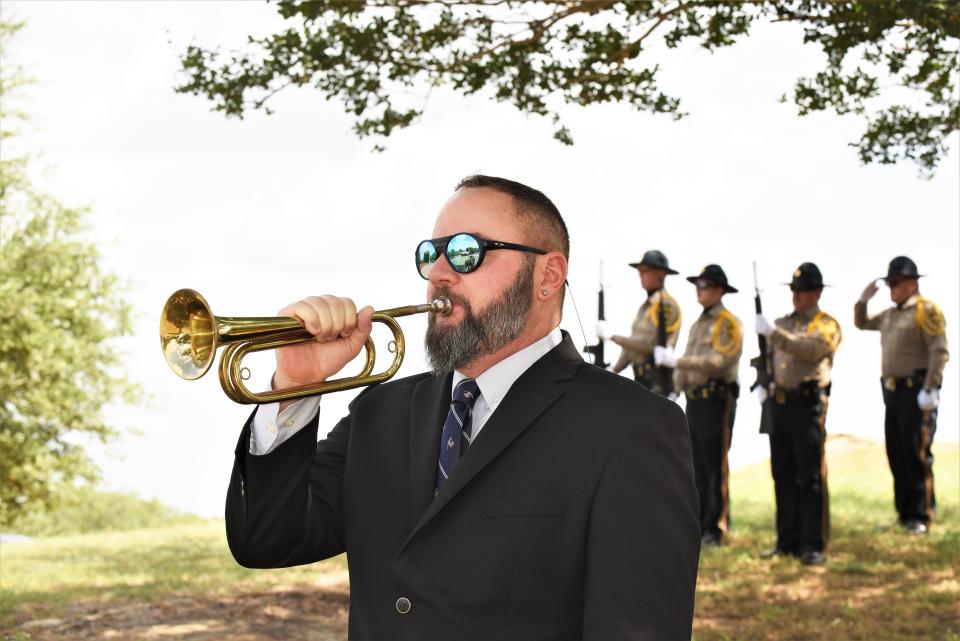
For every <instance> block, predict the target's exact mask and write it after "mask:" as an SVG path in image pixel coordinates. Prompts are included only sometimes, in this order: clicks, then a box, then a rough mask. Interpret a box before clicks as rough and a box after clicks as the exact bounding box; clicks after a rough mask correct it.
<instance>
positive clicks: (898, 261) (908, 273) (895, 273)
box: [883, 256, 923, 284]
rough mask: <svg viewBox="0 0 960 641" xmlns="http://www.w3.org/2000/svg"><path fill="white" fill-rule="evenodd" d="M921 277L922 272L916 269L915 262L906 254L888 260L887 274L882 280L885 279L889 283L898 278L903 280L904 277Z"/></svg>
mask: <svg viewBox="0 0 960 641" xmlns="http://www.w3.org/2000/svg"><path fill="white" fill-rule="evenodd" d="M921 277H923V274H921V273H919V272H918V271H917V264H916V263H915V262H913V261H912V260H910V259H909V258H907V257H906V256H897V257H896V258H894V259H893V260H891V261H890V265H889V267H887V275H886V276H885V277H884V279H883V280H885V281H887V284H890V283H895V282H897V281H898V280H903V279H904V278H921Z"/></svg>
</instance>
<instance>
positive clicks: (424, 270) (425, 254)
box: [417, 240, 437, 278]
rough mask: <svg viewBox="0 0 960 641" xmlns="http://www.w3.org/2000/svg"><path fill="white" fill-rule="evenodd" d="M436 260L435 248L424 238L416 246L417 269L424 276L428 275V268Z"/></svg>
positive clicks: (431, 266)
mask: <svg viewBox="0 0 960 641" xmlns="http://www.w3.org/2000/svg"><path fill="white" fill-rule="evenodd" d="M436 262H437V248H436V247H435V246H434V244H433V243H431V242H430V241H429V240H425V241H423V242H422V243H420V246H419V247H417V269H418V270H419V271H420V275H421V276H423V277H424V278H428V277H429V276H430V269H431V268H433V266H434V264H436Z"/></svg>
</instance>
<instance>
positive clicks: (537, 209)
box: [454, 174, 570, 260]
mask: <svg viewBox="0 0 960 641" xmlns="http://www.w3.org/2000/svg"><path fill="white" fill-rule="evenodd" d="M471 187H487V188H489V189H494V190H496V191H499V192H501V193H503V194H507V195H508V196H511V197H512V198H513V200H514V203H515V204H516V208H517V217H518V218H519V219H520V220H521V221H523V222H525V223H529V224H528V225H526V228H527V229H528V230H529V232H528V234H529V238H527V239H526V241H527V242H528V243H529V244H531V245H533V246H534V247H537V248H539V249H544V250H546V251H558V252H561V253H562V254H563V255H564V257H566V258H567V259H568V260H569V258H570V234H569V233H568V232H567V225H566V223H564V222H563V217H562V216H561V215H560V210H558V209H557V206H556V205H554V204H553V202H552V201H551V200H550V199H549V198H547V196H546V195H545V194H544V193H543V192H542V191H539V190H537V189H534V188H533V187H528V186H527V185H524V184H523V183H518V182H516V181H515V180H509V179H507V178H498V177H497V176H483V175H481V174H475V175H473V176H467V177H466V178H464V179H463V180H461V181H460V182H459V183H457V186H456V188H455V189H454V191H460V190H461V189H469V188H471Z"/></svg>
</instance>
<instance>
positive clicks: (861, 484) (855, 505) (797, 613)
mask: <svg viewBox="0 0 960 641" xmlns="http://www.w3.org/2000/svg"><path fill="white" fill-rule="evenodd" d="M934 455H935V457H936V458H935V463H934V475H935V480H936V490H937V502H938V512H937V522H936V524H935V525H934V527H933V528H932V529H931V531H930V533H929V534H928V535H927V536H925V537H915V536H909V535H907V534H906V533H904V532H903V531H901V530H900V529H899V528H897V527H895V525H894V523H895V521H896V515H895V512H894V509H893V489H892V480H891V477H890V472H889V469H888V467H887V463H886V458H885V454H884V450H883V446H882V445H880V444H876V443H866V442H863V441H856V440H851V439H847V438H843V437H839V438H836V439H832V440H831V442H830V445H829V447H828V453H827V467H828V484H829V487H830V512H831V524H832V537H831V541H830V543H829V547H828V550H827V554H828V562H827V564H826V565H825V566H823V567H815V568H808V567H804V566H802V565H800V564H799V563H798V562H797V561H796V560H794V559H777V560H773V561H769V560H762V559H760V558H759V556H758V554H759V553H760V552H761V551H762V550H765V549H768V548H770V547H772V546H773V544H774V542H775V540H776V529H775V527H774V521H773V519H774V501H773V482H772V481H771V479H770V471H769V464H767V463H763V464H758V465H752V466H749V467H747V468H744V469H741V470H738V471H736V472H735V473H734V474H733V475H732V476H731V488H730V495H731V497H732V501H731V502H732V507H731V512H732V515H733V530H732V533H731V540H730V543H729V545H726V546H724V547H722V548H718V549H705V550H704V551H703V555H702V558H701V562H700V575H699V580H698V584H697V608H696V619H695V639H696V641H721V640H726V639H738V640H752V639H757V640H759V639H768V640H770V641H780V640H784V641H786V640H792V639H797V640H801V639H802V640H808V639H844V640H850V641H853V640H857V639H865V640H866V639H871V640H872V639H883V640H885V641H886V640H889V641H896V640H899V639H925V640H930V641H934V640H944V641H947V640H954V641H955V640H956V639H958V638H960V576H958V570H957V568H958V567H960V450H958V447H957V444H956V443H943V444H937V443H934Z"/></svg>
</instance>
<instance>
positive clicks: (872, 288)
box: [860, 280, 880, 303]
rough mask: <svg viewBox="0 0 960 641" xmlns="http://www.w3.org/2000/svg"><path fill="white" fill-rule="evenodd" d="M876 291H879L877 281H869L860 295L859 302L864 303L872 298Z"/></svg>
mask: <svg viewBox="0 0 960 641" xmlns="http://www.w3.org/2000/svg"><path fill="white" fill-rule="evenodd" d="M878 289H880V286H879V285H877V281H875V280H871V281H870V284H869V285H867V286H866V287H864V288H863V293H862V294H860V302H861V303H865V302H867V301H868V300H870V299H871V298H873V297H874V295H875V294H876V293H877V290H878Z"/></svg>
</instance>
